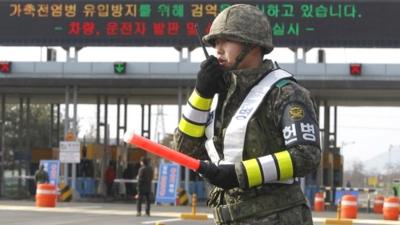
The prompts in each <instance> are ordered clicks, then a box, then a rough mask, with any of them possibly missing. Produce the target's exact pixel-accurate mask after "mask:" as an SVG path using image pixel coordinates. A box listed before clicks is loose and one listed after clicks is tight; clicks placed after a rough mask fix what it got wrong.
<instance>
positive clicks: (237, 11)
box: [203, 4, 274, 54]
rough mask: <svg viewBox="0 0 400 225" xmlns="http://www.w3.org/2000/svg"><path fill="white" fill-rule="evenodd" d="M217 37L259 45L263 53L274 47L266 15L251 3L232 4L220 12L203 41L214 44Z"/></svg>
mask: <svg viewBox="0 0 400 225" xmlns="http://www.w3.org/2000/svg"><path fill="white" fill-rule="evenodd" d="M218 38H223V39H227V40H232V41H238V42H242V43H248V44H254V45H257V46H260V47H262V48H263V49H264V54H268V53H270V52H271V51H272V49H273V48H274V46H273V45H272V32H271V25H270V24H269V21H268V18H267V16H266V15H265V14H264V13H263V12H262V11H261V10H259V9H258V8H257V7H255V6H252V5H246V4H237V5H232V6H230V7H228V8H226V9H224V10H223V11H222V12H220V13H219V14H218V16H217V17H216V18H215V19H214V21H213V23H212V25H211V28H210V32H209V33H208V34H207V35H205V36H204V37H203V41H204V42H205V43H207V44H210V45H214V44H215V39H218Z"/></svg>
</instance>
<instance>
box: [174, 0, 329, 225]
mask: <svg viewBox="0 0 400 225" xmlns="http://www.w3.org/2000/svg"><path fill="white" fill-rule="evenodd" d="M203 41H205V42H206V43H208V44H210V45H212V46H213V47H214V48H215V50H216V57H214V56H210V57H209V58H207V59H206V60H205V61H204V62H202V63H201V66H200V71H199V72H198V74H197V81H196V86H195V90H194V91H193V93H192V94H191V96H190V98H189V100H188V104H187V105H186V106H185V109H184V111H183V116H182V118H181V120H180V122H179V126H178V129H177V131H176V132H175V135H174V140H175V145H176V146H175V147H176V149H178V150H179V151H181V152H183V153H185V154H188V155H191V156H193V157H196V158H198V159H201V163H200V169H199V170H198V172H199V174H200V175H201V176H202V177H204V178H205V179H206V180H207V181H208V182H209V183H211V184H213V185H214V186H215V187H214V188H213V190H212V191H211V192H210V195H209V200H208V202H207V204H208V205H209V206H210V207H212V208H213V211H214V220H215V222H216V224H240V225H242V224H243V225H244V224H246V225H248V224H291V225H299V224H312V217H311V212H310V209H309V207H308V206H307V205H306V200H305V197H304V194H303V192H302V191H301V188H300V185H299V182H298V181H297V179H296V178H298V177H303V176H305V175H307V174H309V173H310V172H312V171H314V170H315V169H316V168H317V167H318V164H319V161H320V154H321V152H320V151H321V150H320V143H319V126H318V122H317V115H316V108H315V104H314V102H313V101H312V99H311V97H310V93H309V92H308V91H307V90H306V89H304V88H303V87H302V86H300V85H299V84H298V83H297V82H296V80H295V79H294V78H293V76H292V75H291V74H289V73H288V72H286V71H284V70H282V69H279V67H278V68H277V66H274V63H272V62H271V61H270V60H263V57H264V55H265V54H268V53H270V52H271V51H272V49H273V45H272V34H271V26H270V24H269V22H268V18H267V17H266V15H265V14H264V13H263V12H261V11H260V10H259V9H258V8H256V7H254V6H251V5H245V4H238V5H233V6H231V7H228V8H226V9H225V10H223V11H222V12H220V14H219V15H218V16H217V17H216V18H215V20H214V21H213V23H212V25H211V29H210V32H209V34H208V35H206V36H204V37H203ZM213 98H214V99H213Z"/></svg>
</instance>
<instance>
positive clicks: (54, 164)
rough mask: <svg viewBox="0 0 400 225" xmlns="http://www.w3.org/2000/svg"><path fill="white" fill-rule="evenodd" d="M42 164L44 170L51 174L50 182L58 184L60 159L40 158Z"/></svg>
mask: <svg viewBox="0 0 400 225" xmlns="http://www.w3.org/2000/svg"><path fill="white" fill-rule="evenodd" d="M40 165H43V166H44V170H45V171H46V172H47V174H48V175H49V183H51V184H54V185H58V180H59V176H60V161H59V160H40Z"/></svg>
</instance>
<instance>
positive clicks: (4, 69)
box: [0, 62, 11, 73]
mask: <svg viewBox="0 0 400 225" xmlns="http://www.w3.org/2000/svg"><path fill="white" fill-rule="evenodd" d="M0 73H11V62H0Z"/></svg>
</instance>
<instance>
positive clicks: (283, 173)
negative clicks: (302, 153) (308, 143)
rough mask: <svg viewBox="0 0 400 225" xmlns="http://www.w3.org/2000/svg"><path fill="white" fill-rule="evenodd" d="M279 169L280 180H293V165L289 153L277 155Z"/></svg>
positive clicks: (284, 152)
mask: <svg viewBox="0 0 400 225" xmlns="http://www.w3.org/2000/svg"><path fill="white" fill-rule="evenodd" d="M274 155H275V158H276V161H277V162H278V168H279V174H280V177H279V180H286V179H289V178H293V163H292V158H291V157H290V154H289V152H288V151H283V152H278V153H275V154H274Z"/></svg>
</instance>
